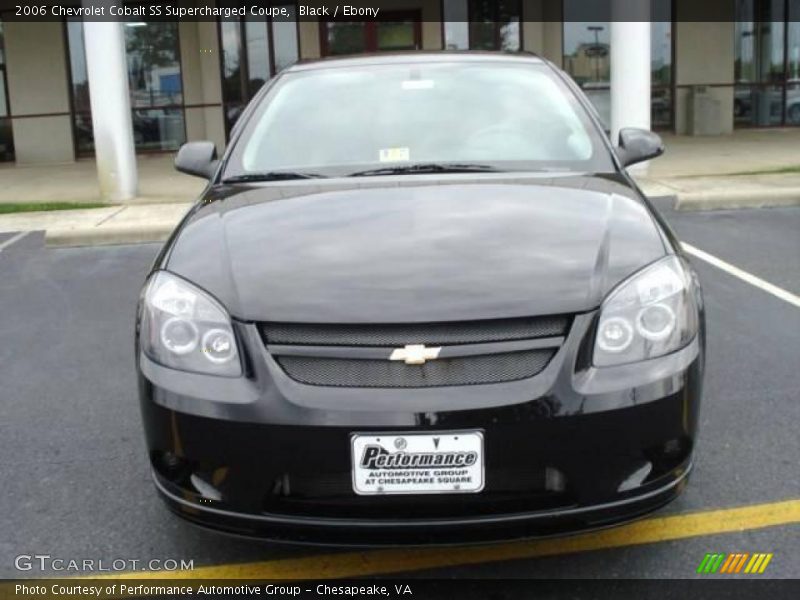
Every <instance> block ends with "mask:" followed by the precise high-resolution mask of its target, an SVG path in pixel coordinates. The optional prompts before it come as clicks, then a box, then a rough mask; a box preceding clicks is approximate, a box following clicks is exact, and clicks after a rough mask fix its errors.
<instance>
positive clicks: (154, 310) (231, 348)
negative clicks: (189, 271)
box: [139, 271, 242, 377]
mask: <svg viewBox="0 0 800 600" xmlns="http://www.w3.org/2000/svg"><path fill="white" fill-rule="evenodd" d="M139 339H140V342H141V347H142V350H143V351H144V353H145V354H146V355H147V356H148V357H149V358H151V359H152V360H154V361H156V362H157V363H160V364H162V365H164V366H166V367H171V368H173V369H180V370H183V371H193V372H196V373H207V374H210V375H222V376H225V377H238V376H239V375H241V374H242V367H241V361H240V360H239V352H238V349H237V345H236V336H235V335H234V332H233V328H232V326H231V320H230V317H229V316H228V313H227V311H226V310H225V308H224V307H223V306H222V305H221V304H220V303H219V302H217V301H216V300H215V299H214V298H212V297H211V296H210V295H209V294H207V293H206V292H204V291H203V290H201V289H200V288H198V287H196V286H195V285H193V284H191V283H189V282H188V281H186V280H184V279H181V278H180V277H177V276H175V275H172V274H171V273H167V272H166V271H159V272H157V273H156V274H155V275H153V276H152V277H151V278H150V280H149V281H148V282H147V285H146V286H145V290H144V297H143V301H142V318H141V330H140V333H139Z"/></svg>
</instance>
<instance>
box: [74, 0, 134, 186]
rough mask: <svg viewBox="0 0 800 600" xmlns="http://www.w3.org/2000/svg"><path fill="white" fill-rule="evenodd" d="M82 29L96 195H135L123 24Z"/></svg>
mask: <svg viewBox="0 0 800 600" xmlns="http://www.w3.org/2000/svg"><path fill="white" fill-rule="evenodd" d="M93 4H94V5H95V6H97V5H99V4H103V5H110V4H111V2H105V1H103V2H96V1H95V2H94V3H93ZM106 14H108V7H106ZM83 28H84V29H83V39H84V44H85V46H86V70H87V75H88V79H89V99H90V101H91V105H92V127H93V128H94V146H95V156H96V159H97V177H98V180H99V183H100V195H101V196H102V198H103V199H104V200H108V201H111V202H123V201H125V200H130V199H132V198H134V197H135V196H136V188H137V173H136V154H135V151H134V145H133V126H132V123H131V103H130V95H129V93H128V68H127V64H126V60H125V33H124V31H123V24H122V23H119V22H111V21H104V22H100V21H89V20H87V21H84V24H83Z"/></svg>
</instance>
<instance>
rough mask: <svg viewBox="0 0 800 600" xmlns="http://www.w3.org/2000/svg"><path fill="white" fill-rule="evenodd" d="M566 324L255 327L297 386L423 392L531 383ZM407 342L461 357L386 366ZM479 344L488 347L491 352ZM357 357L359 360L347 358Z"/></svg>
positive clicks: (559, 320)
mask: <svg viewBox="0 0 800 600" xmlns="http://www.w3.org/2000/svg"><path fill="white" fill-rule="evenodd" d="M570 321H571V319H570V317H568V316H564V315H557V316H547V317H531V318H519V319H497V320H483V321H466V322H452V323H424V324H416V323H414V324H374V325H373V324H354V325H340V324H336V325H333V324H311V323H262V324H261V325H260V330H261V334H262V337H263V339H264V342H265V343H266V344H267V346H268V349H269V351H270V352H271V353H272V355H273V357H274V358H275V361H276V362H277V364H278V365H279V366H280V367H281V369H283V371H284V372H285V373H286V374H287V375H288V376H289V377H290V378H292V379H293V380H295V381H298V382H300V383H304V384H308V385H316V386H328V387H355V388H426V387H443V386H457V385H478V384H490V383H503V382H509V381H517V380H520V379H527V378H530V377H533V376H535V375H537V374H539V373H541V372H542V371H543V370H544V368H545V367H546V366H547V364H548V363H549V362H550V360H551V359H552V358H553V356H554V355H555V354H556V352H557V351H558V347H559V346H560V344H561V342H562V341H563V337H564V336H565V335H566V334H567V331H568V329H569V325H570ZM542 339H548V340H550V341H551V342H552V343H549V344H546V345H545V347H541V346H538V347H531V348H525V347H524V343H525V341H526V340H542ZM520 343H522V344H523V347H520ZM408 344H425V345H428V346H441V347H443V348H447V347H453V346H458V347H460V348H461V349H462V351H461V352H459V355H458V356H441V357H440V358H438V359H436V360H429V361H428V362H426V363H425V364H421V365H407V364H405V363H404V362H401V361H390V360H388V358H389V355H390V354H391V352H392V350H393V349H395V348H402V347H403V346H405V345H408ZM470 344H473V345H474V344H480V345H481V346H475V348H474V352H473V351H472V350H471V349H470V348H469V345H470ZM486 345H491V349H489V348H488V347H487V346H486ZM370 348H371V349H372V350H366V351H367V352H371V353H372V354H370V355H369V356H365V355H364V352H365V349H370ZM348 350H350V351H351V352H350V353H351V354H353V355H349V353H348ZM381 350H385V351H384V352H382V351H381ZM464 350H466V352H464ZM332 351H333V352H332ZM359 352H360V355H359V356H354V355H355V354H359ZM376 352H377V356H375V353H376Z"/></svg>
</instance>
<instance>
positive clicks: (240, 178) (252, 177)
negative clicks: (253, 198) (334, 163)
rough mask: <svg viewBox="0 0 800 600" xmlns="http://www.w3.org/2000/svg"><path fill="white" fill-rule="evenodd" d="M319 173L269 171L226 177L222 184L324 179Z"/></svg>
mask: <svg viewBox="0 0 800 600" xmlns="http://www.w3.org/2000/svg"><path fill="white" fill-rule="evenodd" d="M325 177H326V176H325V175H320V174H319V173H303V172H299V171H298V172H294V171H267V172H265V173H245V174H243V175H234V176H232V177H226V178H225V179H223V180H222V183H241V182H244V181H281V180H285V179H324V178H325Z"/></svg>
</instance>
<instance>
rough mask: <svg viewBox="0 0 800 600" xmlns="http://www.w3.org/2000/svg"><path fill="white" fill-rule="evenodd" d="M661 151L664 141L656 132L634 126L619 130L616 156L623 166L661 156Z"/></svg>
mask: <svg viewBox="0 0 800 600" xmlns="http://www.w3.org/2000/svg"><path fill="white" fill-rule="evenodd" d="M663 153H664V142H662V141H661V136H659V135H658V134H657V133H653V132H652V131H648V130H647V129H637V128H634V127H627V128H625V129H620V130H619V147H618V148H617V156H619V159H620V161H622V166H623V167H627V166H628V165H633V164H636V163H639V162H642V161H643V160H648V159H650V158H655V157H656V156H661V155H662V154H663Z"/></svg>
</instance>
